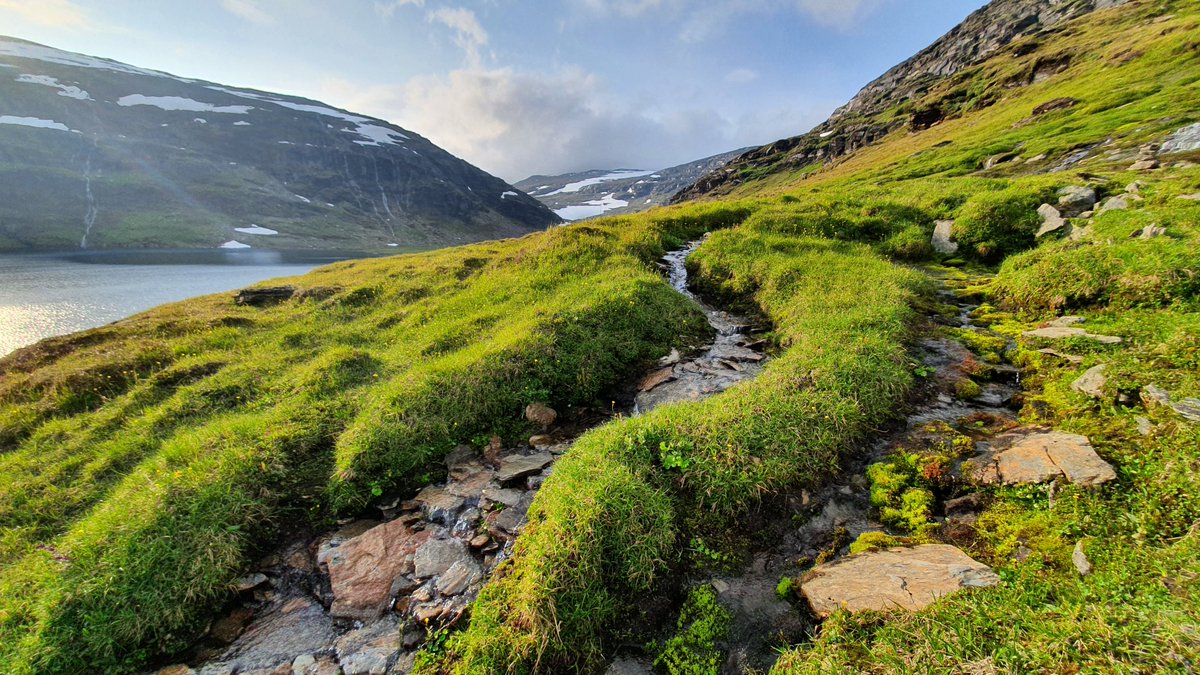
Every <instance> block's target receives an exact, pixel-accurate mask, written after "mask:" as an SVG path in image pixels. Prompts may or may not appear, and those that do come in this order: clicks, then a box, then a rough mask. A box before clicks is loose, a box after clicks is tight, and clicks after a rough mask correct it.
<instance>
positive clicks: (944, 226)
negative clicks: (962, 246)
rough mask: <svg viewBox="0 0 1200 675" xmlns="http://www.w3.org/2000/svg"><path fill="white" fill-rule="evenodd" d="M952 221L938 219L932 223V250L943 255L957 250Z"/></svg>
mask: <svg viewBox="0 0 1200 675" xmlns="http://www.w3.org/2000/svg"><path fill="white" fill-rule="evenodd" d="M953 235H954V221H953V220H939V221H937V222H936V223H934V227H933V241H932V244H933V250H935V251H937V252H938V253H942V254H944V255H950V254H952V253H954V252H956V251H958V244H957V243H955V242H954V239H953Z"/></svg>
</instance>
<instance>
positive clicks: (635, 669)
mask: <svg viewBox="0 0 1200 675" xmlns="http://www.w3.org/2000/svg"><path fill="white" fill-rule="evenodd" d="M653 673H654V669H653V668H651V667H650V663H649V662H647V661H643V660H641V659H634V658H629V657H624V656H623V657H621V658H618V659H617V660H615V661H613V662H612V663H611V664H610V665H609V666H608V669H607V670H605V671H604V675H652V674H653Z"/></svg>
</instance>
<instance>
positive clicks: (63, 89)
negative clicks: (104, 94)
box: [17, 74, 94, 101]
mask: <svg viewBox="0 0 1200 675" xmlns="http://www.w3.org/2000/svg"><path fill="white" fill-rule="evenodd" d="M17 82H24V83H26V84H40V85H43V86H46V87H53V88H54V89H57V90H58V95H59V96H65V97H67V98H73V99H77V100H80V101H92V100H94V99H93V98H92V97H91V95H90V94H88V93H87V92H86V91H84V90H82V89H80V88H79V87H76V86H74V85H69V84H62V83H61V82H59V81H58V80H57V79H56V78H53V77H49V76H47V75H28V74H23V75H18V76H17Z"/></svg>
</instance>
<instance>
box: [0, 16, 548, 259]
mask: <svg viewBox="0 0 1200 675" xmlns="http://www.w3.org/2000/svg"><path fill="white" fill-rule="evenodd" d="M0 66H2V67H0V100H3V101H4V103H3V105H2V106H0V174H3V175H4V176H5V177H6V178H5V180H4V181H0V201H2V202H3V203H4V204H5V205H6V207H5V209H4V212H3V213H2V214H0V250H31V249H68V248H87V247H97V248H124V247H135V248H138V247H140V248H159V247H184V248H190V247H196V248H209V247H214V246H221V245H227V246H229V247H241V246H253V247H255V248H259V247H262V248H295V249H305V248H326V249H347V250H368V251H370V250H388V249H389V248H391V249H401V250H417V249H427V248H433V247H437V246H444V245H450V244H455V243H468V242H472V241H480V240H485V239H495V238H503V237H509V236H519V235H522V234H526V233H528V232H532V231H535V230H538V229H542V228H544V227H547V226H549V225H553V224H557V223H558V222H560V220H559V219H558V218H557V217H556V216H554V215H553V214H552V213H550V212H549V210H548V209H545V208H544V207H543V206H542V205H541V204H540V203H538V202H537V201H536V200H533V199H532V198H530V197H528V196H526V195H524V194H522V193H520V192H519V191H517V190H515V189H514V188H513V187H512V186H511V185H509V184H508V183H506V182H504V181H503V180H501V179H499V178H496V177H495V176H491V175H490V174H487V173H486V172H484V171H482V170H480V169H478V168H477V167H474V166H472V165H470V164H468V163H467V162H465V161H463V160H461V159H459V158H457V157H454V156H453V155H450V154H449V153H447V152H446V151H444V150H442V149H441V148H438V147H437V146H436V145H434V144H433V143H431V142H429V141H428V140H427V139H425V138H424V137H422V136H420V135H419V134H417V133H415V132H413V131H410V130H407V129H403V128H401V127H399V126H397V125H394V124H391V123H389V122H387V121H385V120H380V119H377V118H373V117H369V116H365V115H360V114H357V113H353V112H350V111H346V110H342V109H339V108H336V107H333V106H329V105H327V104H325V103H322V102H319V101H314V100H309V99H304V98H300V97H294V96H287V95H282V94H274V93H270V92H264V91H258V90H254V89H246V88H239V87H229V86H224V85H221V84H217V83H212V82H207V81H204V80H197V79H188V78H183V77H179V76H175V75H172V74H169V73H163V72H160V71H154V70H148V69H143V68H139V67H136V66H131V65H128V64H123V63H120V62H118V61H112V60H109V59H102V58H98V57H91V56H86V55H81V54H74V53H71V52H64V51H61V50H57V49H54V48H52V47H47V46H44V45H39V44H37V43H34V42H29V41H27V40H21V39H19V38H8V37H0ZM271 233H274V234H271Z"/></svg>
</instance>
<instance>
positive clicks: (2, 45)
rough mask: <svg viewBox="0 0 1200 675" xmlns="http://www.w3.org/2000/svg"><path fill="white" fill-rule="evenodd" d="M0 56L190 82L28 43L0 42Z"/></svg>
mask: <svg viewBox="0 0 1200 675" xmlns="http://www.w3.org/2000/svg"><path fill="white" fill-rule="evenodd" d="M0 54H3V55H5V56H16V57H18V58H22V59H32V60H34V61H44V62H46V63H57V64H60V65H64V66H78V67H80V68H95V69H99V70H111V71H113V72H116V73H129V74H132V75H150V76H152V77H166V78H170V79H173V80H179V81H180V82H191V81H192V80H185V79H183V78H181V77H175V76H174V75H168V74H167V73H162V72H159V71H157V70H147V69H145V68H135V67H134V66H129V65H126V64H124V63H118V62H116V61H109V60H108V59H98V58H95V57H93V56H85V55H83V54H72V53H70V52H64V51H59V50H57V49H52V48H50V47H43V46H42V45H35V44H32V43H28V42H12V41H9V40H0Z"/></svg>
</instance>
